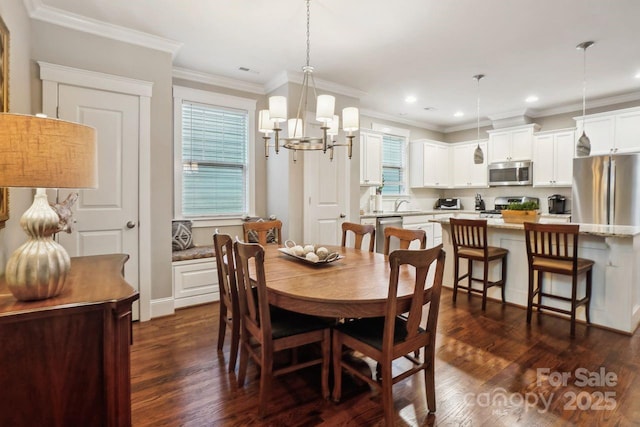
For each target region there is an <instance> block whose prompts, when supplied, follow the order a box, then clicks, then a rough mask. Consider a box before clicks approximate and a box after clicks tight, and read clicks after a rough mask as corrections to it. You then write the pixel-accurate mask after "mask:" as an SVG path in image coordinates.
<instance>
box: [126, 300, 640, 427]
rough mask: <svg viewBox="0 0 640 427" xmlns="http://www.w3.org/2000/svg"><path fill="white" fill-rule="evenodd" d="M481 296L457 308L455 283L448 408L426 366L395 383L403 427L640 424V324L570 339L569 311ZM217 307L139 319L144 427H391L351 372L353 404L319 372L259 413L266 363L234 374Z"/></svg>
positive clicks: (446, 320) (441, 370) (288, 379)
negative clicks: (333, 393) (531, 309)
mask: <svg viewBox="0 0 640 427" xmlns="http://www.w3.org/2000/svg"><path fill="white" fill-rule="evenodd" d="M480 304H481V299H480V298H478V297H472V298H471V299H470V300H468V299H467V298H466V297H465V296H464V295H463V294H461V295H459V296H458V302H457V304H456V306H453V305H452V303H451V291H450V290H448V289H446V290H444V292H443V300H442V303H441V308H440V320H439V325H438V330H439V335H438V337H437V341H436V345H437V347H438V348H437V352H436V399H437V411H436V413H435V414H431V415H429V414H428V413H427V407H426V402H425V397H424V379H423V376H422V375H415V376H413V377H412V378H409V379H407V380H405V381H403V382H401V383H399V384H396V385H395V386H394V400H395V407H396V411H397V418H396V424H397V425H399V426H408V425H442V426H514V425H521V426H565V425H567V426H570V425H576V426H632V425H640V378H638V377H639V376H640V332H636V333H635V334H634V335H633V336H626V335H622V334H618V333H615V332H611V331H606V330H602V329H599V328H595V327H591V328H587V327H586V326H584V325H581V324H579V325H578V326H577V331H576V337H575V338H574V339H570V338H569V321H568V320H566V319H561V318H557V317H553V316H551V315H549V314H547V315H538V314H534V318H533V321H532V324H531V326H530V327H527V324H526V320H525V317H526V311H525V310H524V309H522V308H519V307H513V306H502V305H500V304H499V303H498V302H495V301H489V302H488V303H487V310H486V312H484V313H483V312H482V311H481V310H480ZM217 312H218V305H217V303H216V304H207V305H203V306H198V307H192V308H186V309H182V310H179V311H177V312H176V314H175V315H174V316H170V317H165V318H160V319H154V320H151V321H149V322H145V323H136V324H134V326H133V335H134V344H133V346H132V352H131V361H132V367H131V375H132V390H133V393H132V407H133V425H134V426H306V427H308V426H378V425H382V418H383V415H382V405H381V402H380V399H379V396H378V395H377V394H376V393H375V392H373V391H371V390H370V389H369V388H368V386H365V385H363V384H359V383H357V382H355V381H354V380H351V379H349V378H345V381H344V382H345V384H344V385H343V387H344V391H343V399H342V401H341V402H340V403H338V404H335V403H332V402H329V401H324V400H323V399H322V398H321V393H320V385H319V383H318V379H319V378H318V371H316V370H313V369H310V370H308V371H307V372H302V373H293V374H290V375H287V376H283V377H280V378H278V379H276V380H275V381H274V384H273V389H272V397H271V403H270V407H269V415H268V416H267V417H265V418H264V419H259V418H258V416H257V408H256V404H255V402H256V399H257V395H258V381H257V379H256V376H255V373H256V370H255V366H254V365H253V364H252V363H250V365H249V369H250V370H249V375H248V378H247V383H246V384H245V386H244V387H243V388H238V387H237V386H236V375H235V374H229V373H227V368H226V362H227V357H228V343H227V345H226V347H225V352H224V353H223V354H220V353H218V352H217V349H216V338H217V333H218V320H217ZM227 339H228V334H227ZM400 363H402V362H400ZM363 369H371V367H370V366H369V365H368V364H366V363H364V362H363ZM563 377H564V379H563Z"/></svg>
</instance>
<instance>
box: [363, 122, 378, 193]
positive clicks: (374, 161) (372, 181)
mask: <svg viewBox="0 0 640 427" xmlns="http://www.w3.org/2000/svg"><path fill="white" fill-rule="evenodd" d="M381 184H382V135H381V134H377V133H373V132H367V131H360V185H362V186H379V185H381Z"/></svg>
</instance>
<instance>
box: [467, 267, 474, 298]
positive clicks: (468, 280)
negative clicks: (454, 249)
mask: <svg viewBox="0 0 640 427" xmlns="http://www.w3.org/2000/svg"><path fill="white" fill-rule="evenodd" d="M467 271H468V272H469V277H467V296H468V297H469V298H471V283H472V280H471V279H472V278H473V261H472V260H471V259H469V258H467Z"/></svg>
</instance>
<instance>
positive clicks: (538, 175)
mask: <svg viewBox="0 0 640 427" xmlns="http://www.w3.org/2000/svg"><path fill="white" fill-rule="evenodd" d="M574 150H575V133H574V131H573V130H563V131H553V132H540V133H538V134H536V135H535V138H534V150H533V151H534V154H533V185H534V186H536V187H570V186H571V184H572V181H573V154H574Z"/></svg>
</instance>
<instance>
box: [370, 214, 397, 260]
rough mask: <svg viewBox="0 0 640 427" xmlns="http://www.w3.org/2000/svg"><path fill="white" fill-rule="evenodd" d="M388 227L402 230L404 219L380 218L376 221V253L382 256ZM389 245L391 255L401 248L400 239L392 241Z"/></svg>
mask: <svg viewBox="0 0 640 427" xmlns="http://www.w3.org/2000/svg"><path fill="white" fill-rule="evenodd" d="M387 227H396V228H402V217H401V216H386V217H380V218H378V220H377V221H376V252H378V253H380V254H381V253H383V252H384V229H385V228H387ZM389 244H390V247H389V253H391V252H392V251H394V250H396V249H399V248H400V243H399V242H398V239H391V242H389Z"/></svg>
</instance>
